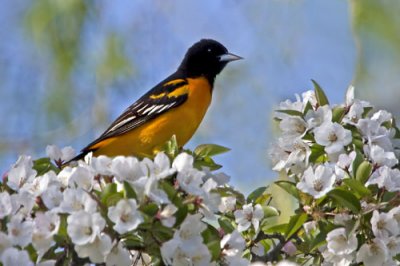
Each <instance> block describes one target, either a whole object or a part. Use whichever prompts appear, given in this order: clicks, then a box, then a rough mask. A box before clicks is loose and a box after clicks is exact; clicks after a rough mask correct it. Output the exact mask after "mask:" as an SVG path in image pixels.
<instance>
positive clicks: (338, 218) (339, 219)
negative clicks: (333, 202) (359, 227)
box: [333, 213, 353, 226]
mask: <svg viewBox="0 0 400 266" xmlns="http://www.w3.org/2000/svg"><path fill="white" fill-rule="evenodd" d="M352 218H353V217H352V216H351V215H349V214H347V213H338V214H336V215H335V218H334V220H333V223H334V224H337V225H344V226H347V225H349V223H350V222H351V221H352Z"/></svg>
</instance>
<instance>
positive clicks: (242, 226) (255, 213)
mask: <svg viewBox="0 0 400 266" xmlns="http://www.w3.org/2000/svg"><path fill="white" fill-rule="evenodd" d="M234 215H235V222H236V223H237V224H238V231H239V232H243V231H246V230H247V229H249V228H250V226H251V225H253V227H254V230H255V231H256V232H258V226H259V224H260V220H261V219H262V218H263V217H264V211H263V209H262V207H261V205H260V204H256V205H255V206H254V208H253V205H252V204H251V203H249V204H246V205H243V210H236V211H235V212H234Z"/></svg>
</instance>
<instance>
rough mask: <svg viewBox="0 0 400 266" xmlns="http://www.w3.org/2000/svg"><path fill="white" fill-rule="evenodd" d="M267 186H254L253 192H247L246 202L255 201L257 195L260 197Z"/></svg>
mask: <svg viewBox="0 0 400 266" xmlns="http://www.w3.org/2000/svg"><path fill="white" fill-rule="evenodd" d="M267 188H268V187H259V188H256V189H255V190H254V191H253V192H251V193H250V194H249V196H248V197H247V203H249V202H253V201H255V200H256V199H257V198H258V197H260V196H261V195H262V194H264V192H265V191H266V190H267Z"/></svg>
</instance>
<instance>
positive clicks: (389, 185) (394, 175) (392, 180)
mask: <svg viewBox="0 0 400 266" xmlns="http://www.w3.org/2000/svg"><path fill="white" fill-rule="evenodd" d="M371 184H377V185H378V187H379V188H386V189H387V190H388V191H390V192H394V191H400V170H399V169H397V168H394V169H392V168H390V167H388V166H382V167H379V168H378V169H377V170H375V171H374V172H373V174H372V175H371V177H370V178H369V180H368V182H367V183H366V186H368V185H371Z"/></svg>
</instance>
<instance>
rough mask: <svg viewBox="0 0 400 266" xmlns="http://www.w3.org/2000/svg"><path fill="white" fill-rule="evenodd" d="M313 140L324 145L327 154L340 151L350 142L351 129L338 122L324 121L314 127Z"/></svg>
mask: <svg viewBox="0 0 400 266" xmlns="http://www.w3.org/2000/svg"><path fill="white" fill-rule="evenodd" d="M314 133H315V141H316V142H317V143H318V144H320V145H322V146H324V147H325V151H326V152H327V153H328V154H334V153H337V152H341V151H342V150H343V147H344V146H347V145H349V144H350V142H351V140H352V137H351V131H350V130H348V129H345V128H344V127H343V126H342V125H340V124H338V123H332V122H326V123H323V124H322V125H320V126H319V127H317V128H315V129H314Z"/></svg>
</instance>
